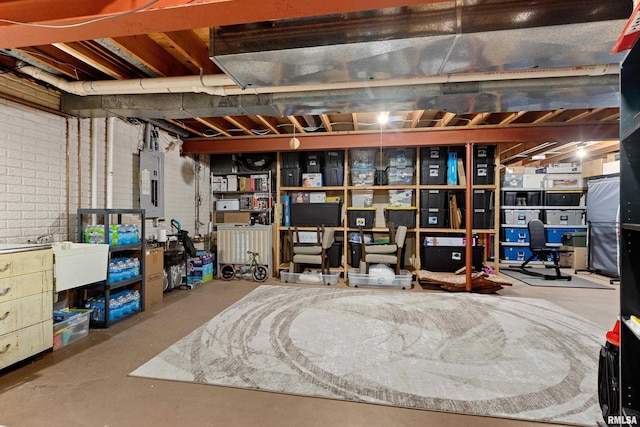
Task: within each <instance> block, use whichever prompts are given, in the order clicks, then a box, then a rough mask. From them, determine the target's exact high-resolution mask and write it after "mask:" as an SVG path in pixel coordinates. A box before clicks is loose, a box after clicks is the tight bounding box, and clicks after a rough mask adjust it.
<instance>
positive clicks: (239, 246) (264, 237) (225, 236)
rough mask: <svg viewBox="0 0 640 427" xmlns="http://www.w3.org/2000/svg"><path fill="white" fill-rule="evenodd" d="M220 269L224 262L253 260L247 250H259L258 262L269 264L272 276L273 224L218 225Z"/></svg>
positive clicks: (235, 262) (233, 262)
mask: <svg viewBox="0 0 640 427" xmlns="http://www.w3.org/2000/svg"><path fill="white" fill-rule="evenodd" d="M217 239H218V256H217V259H218V261H217V262H218V269H217V271H218V272H219V271H220V266H221V265H224V264H242V263H244V262H247V261H249V260H251V255H249V254H248V253H247V251H252V252H258V253H259V254H260V255H259V256H258V262H259V263H260V264H265V265H267V268H268V270H269V277H271V271H272V265H271V264H272V263H271V247H272V244H271V226H270V225H254V226H251V227H248V226H233V225H229V226H226V225H224V226H223V225H218V232H217Z"/></svg>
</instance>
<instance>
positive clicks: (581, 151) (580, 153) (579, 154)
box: [578, 147, 587, 158]
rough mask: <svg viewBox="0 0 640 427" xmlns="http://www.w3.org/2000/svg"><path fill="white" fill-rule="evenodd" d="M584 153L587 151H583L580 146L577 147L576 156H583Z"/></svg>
mask: <svg viewBox="0 0 640 427" xmlns="http://www.w3.org/2000/svg"><path fill="white" fill-rule="evenodd" d="M585 154H587V152H586V151H584V148H582V147H580V148H578V157H580V158H583V157H584V156H585Z"/></svg>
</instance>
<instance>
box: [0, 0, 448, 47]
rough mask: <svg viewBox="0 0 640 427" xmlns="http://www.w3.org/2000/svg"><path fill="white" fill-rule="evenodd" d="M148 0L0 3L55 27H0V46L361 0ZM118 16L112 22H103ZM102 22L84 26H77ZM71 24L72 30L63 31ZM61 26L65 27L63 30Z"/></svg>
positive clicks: (335, 7) (324, 8)
mask: <svg viewBox="0 0 640 427" xmlns="http://www.w3.org/2000/svg"><path fill="white" fill-rule="evenodd" d="M443 1H444V0H369V1H367V6H366V7H367V9H371V10H373V9H384V8H389V7H403V6H410V5H419V4H426V3H439V2H443ZM149 3H150V1H149V0H114V1H111V2H108V3H107V4H105V3H104V2H78V1H68V0H22V1H20V2H13V1H10V2H0V16H1V17H3V18H4V19H10V20H12V21H18V22H22V23H40V24H46V25H53V26H57V27H58V28H56V29H55V30H52V29H51V28H50V27H49V28H47V27H37V26H25V25H20V24H9V23H5V24H4V25H0V40H2V47H23V46H34V45H41V44H48V43H51V42H72V41H78V40H91V39H99V38H106V37H126V36H134V35H140V34H147V33H158V32H169V31H181V30H188V29H192V28H202V27H214V26H222V25H236V24H246V23H252V22H263V21H271V20H277V19H290V18H302V17H308V16H316V15H331V14H339V13H345V12H356V11H360V10H362V8H363V6H362V1H361V0H324V1H321V2H313V1H306V0H289V1H287V2H279V1H276V2H265V1H262V0H234V1H220V0H200V1H197V2H194V1H192V0H159V1H158V2H156V3H154V4H152V5H151V6H150V7H147V8H145V9H143V10H140V11H138V12H136V13H133V14H126V13H128V12H130V11H132V10H136V9H137V8H140V7H142V6H144V5H147V4H149ZM118 14H120V15H121V16H119V17H118V18H117V19H103V18H105V17H109V16H115V15H118ZM96 18H99V19H102V20H100V21H96V22H93V23H91V24H87V25H79V26H78V25H77V24H78V23H82V22H87V21H90V20H95V19H96ZM70 25H75V26H73V27H68V26H70ZM65 26H67V27H65Z"/></svg>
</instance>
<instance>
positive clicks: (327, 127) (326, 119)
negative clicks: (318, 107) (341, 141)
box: [320, 114, 333, 132]
mask: <svg viewBox="0 0 640 427" xmlns="http://www.w3.org/2000/svg"><path fill="white" fill-rule="evenodd" d="M320 120H322V125H323V126H324V130H325V132H333V126H331V119H330V118H329V116H328V115H326V114H320Z"/></svg>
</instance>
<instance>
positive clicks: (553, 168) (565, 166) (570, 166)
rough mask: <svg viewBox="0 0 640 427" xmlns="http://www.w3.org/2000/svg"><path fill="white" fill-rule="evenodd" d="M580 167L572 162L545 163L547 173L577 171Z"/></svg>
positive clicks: (579, 170) (580, 170)
mask: <svg viewBox="0 0 640 427" xmlns="http://www.w3.org/2000/svg"><path fill="white" fill-rule="evenodd" d="M579 172H582V167H581V166H579V165H576V164H574V163H558V164H555V165H547V173H579Z"/></svg>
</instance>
